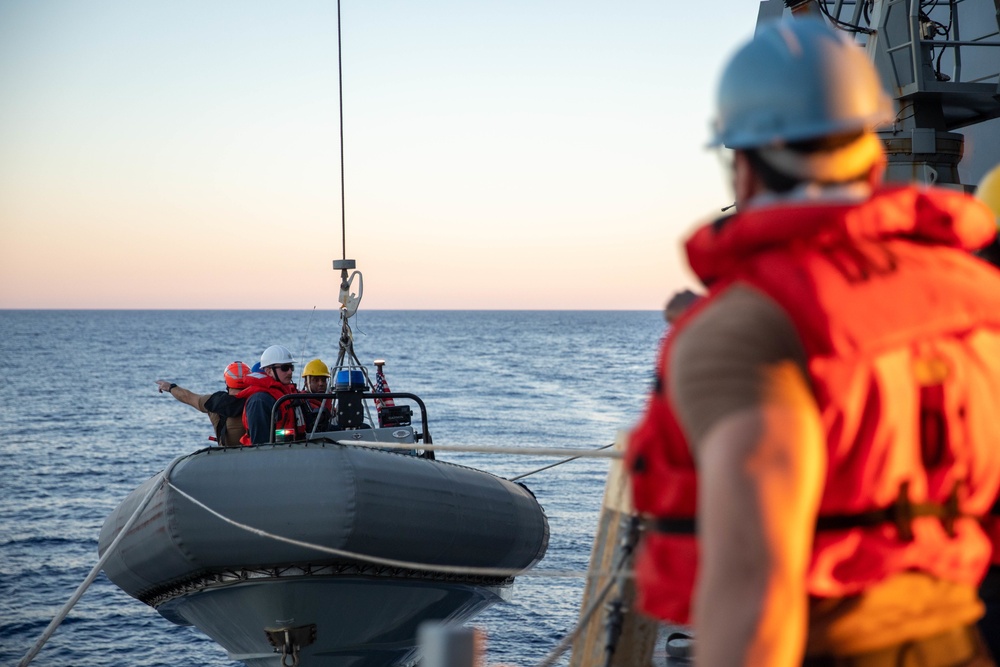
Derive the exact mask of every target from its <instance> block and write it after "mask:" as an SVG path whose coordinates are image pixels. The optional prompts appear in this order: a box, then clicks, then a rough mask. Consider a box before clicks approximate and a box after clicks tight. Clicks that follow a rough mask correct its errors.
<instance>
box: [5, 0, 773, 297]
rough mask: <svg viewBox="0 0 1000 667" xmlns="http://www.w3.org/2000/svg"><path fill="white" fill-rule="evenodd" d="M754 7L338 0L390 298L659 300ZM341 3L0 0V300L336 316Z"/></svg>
mask: <svg viewBox="0 0 1000 667" xmlns="http://www.w3.org/2000/svg"><path fill="white" fill-rule="evenodd" d="M757 11H758V2H756V0H717V1H716V2H684V3H682V2H674V1H670V2H668V1H666V0H622V1H621V2H615V3H608V2H592V1H589V0H575V1H573V2H570V1H568V0H531V1H527V0H504V1H500V0H492V1H490V0H464V1H460V0H423V1H414V0H407V1H402V0H363V1H362V0H344V1H343V2H342V6H341V13H342V49H343V114H344V117H343V125H344V130H343V132H344V141H343V145H344V161H345V165H344V166H345V168H344V175H343V178H344V184H345V193H344V202H345V206H344V209H343V211H344V215H343V226H344V229H345V231H346V256H347V257H348V258H351V259H355V260H356V261H357V265H358V269H359V270H361V272H362V274H363V280H364V295H363V301H362V308H369V309H514V310H520V309H596V310H619V309H630V310H631V309H642V310H645V309H651V310H652V309H660V308H662V307H663V304H664V303H665V301H666V299H667V298H668V297H669V296H670V294H672V293H673V292H674V291H675V290H677V289H680V288H682V287H686V286H689V285H693V284H694V283H693V280H692V278H691V275H690V274H689V273H688V271H687V268H686V265H685V263H684V262H683V260H682V255H681V249H680V248H681V240H682V239H683V238H684V236H685V235H686V234H687V233H688V232H689V231H690V230H691V229H692V228H693V226H694V225H695V223H697V222H698V221H703V220H705V219H707V218H710V217H713V216H715V215H717V214H718V212H719V210H720V209H721V208H722V207H723V206H726V205H727V204H729V203H730V202H731V201H732V199H731V194H730V193H729V192H728V187H727V185H726V183H725V182H724V178H723V171H722V169H721V167H720V164H719V161H718V159H717V156H715V155H714V154H713V153H712V152H711V151H710V150H707V149H706V148H705V144H706V142H707V140H708V134H709V133H708V128H709V122H710V119H711V115H712V102H713V97H714V88H715V85H716V81H717V76H718V74H719V71H720V70H721V67H722V65H723V63H724V61H725V59H726V58H727V56H729V55H730V54H731V53H732V52H733V51H734V50H735V48H736V47H737V46H738V45H739V44H741V43H742V42H743V41H744V40H746V39H748V38H749V37H750V36H751V34H752V32H753V29H754V24H755V22H756V19H757ZM341 229H342V209H341V169H340V118H339V109H338V59H337V5H336V2H335V1H333V0H327V1H323V2H320V1H317V0H294V1H291V2H276V1H273V0H271V1H266V2H265V1H261V0H210V1H208V2H206V1H204V0H198V1H193V0H171V1H170V2H163V1H150V2H133V1H128V0H80V1H78V2H67V1H65V0H0V234H2V236H0V239H2V241H0V308H2V309H12V308H15V309H21V308H29V309H34V308H86V309H90V308H125V309H132V308H138V309H174V308H184V309H187V308H195V309H200V308H209V309H218V308H236V309H244V308H250V309H312V308H320V309H324V308H336V307H337V287H338V284H339V275H338V274H336V273H335V272H334V271H333V269H332V264H331V262H332V260H334V259H340V258H341V257H343V254H344V252H343V250H344V242H342V237H341Z"/></svg>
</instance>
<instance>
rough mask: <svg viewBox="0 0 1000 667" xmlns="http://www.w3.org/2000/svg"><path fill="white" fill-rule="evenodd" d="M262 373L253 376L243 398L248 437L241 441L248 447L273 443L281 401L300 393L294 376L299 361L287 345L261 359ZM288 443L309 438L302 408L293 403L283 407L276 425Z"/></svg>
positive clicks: (251, 375)
mask: <svg viewBox="0 0 1000 667" xmlns="http://www.w3.org/2000/svg"><path fill="white" fill-rule="evenodd" d="M260 368H261V372H260V373H250V375H249V376H248V378H247V383H246V384H247V387H246V389H244V390H243V391H242V392H240V394H239V397H240V398H243V399H246V406H245V408H244V410H243V426H244V427H245V428H246V431H247V432H246V433H245V434H244V435H243V437H242V438H241V439H240V442H241V443H243V444H244V445H259V444H262V443H266V442H271V441H272V437H271V436H272V434H271V410H272V409H273V408H274V404H275V403H276V402H277V400H278V399H279V398H281V397H282V396H285V395H286V394H294V393H297V391H298V390H297V389H296V388H295V384H294V383H293V382H292V376H293V374H294V372H295V360H294V359H292V353H291V352H289V351H288V348H286V347H284V346H283V345H272V346H270V347H269V348H267V349H266V350H264V352H263V354H261V355H260ZM275 431H280V432H281V434H282V435H283V436H284V438H285V439H291V440H295V439H298V438H299V437H301V436H303V435H304V434H305V417H304V415H303V411H302V407H301V406H300V405H298V404H295V403H293V402H291V401H286V402H284V403H282V404H281V407H280V408H279V412H278V415H277V421H276V423H275Z"/></svg>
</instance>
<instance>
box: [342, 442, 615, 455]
mask: <svg viewBox="0 0 1000 667" xmlns="http://www.w3.org/2000/svg"><path fill="white" fill-rule="evenodd" d="M334 442H335V443H337V444H338V445H356V446H358V447H370V448H372V449H406V450H413V449H423V450H425V451H429V452H471V453H479V454H520V455H524V456H564V457H572V458H574V459H620V458H622V453H621V452H619V451H614V450H612V451H605V450H601V449H573V448H571V447H504V446H498V445H421V444H418V443H410V444H404V443H398V442H377V441H374V440H334Z"/></svg>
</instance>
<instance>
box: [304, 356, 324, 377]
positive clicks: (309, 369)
mask: <svg viewBox="0 0 1000 667" xmlns="http://www.w3.org/2000/svg"><path fill="white" fill-rule="evenodd" d="M315 376H321V377H330V369H329V368H328V367H327V365H326V364H324V363H323V362H322V361H320V360H319V359H313V360H312V361H310V362H309V363H308V364H306V367H305V368H303V369H302V377H304V378H306V377H315Z"/></svg>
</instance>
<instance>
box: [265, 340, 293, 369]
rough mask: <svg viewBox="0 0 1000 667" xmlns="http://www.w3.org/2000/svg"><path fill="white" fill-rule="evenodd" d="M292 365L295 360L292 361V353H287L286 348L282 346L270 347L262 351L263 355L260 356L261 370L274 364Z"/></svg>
mask: <svg viewBox="0 0 1000 667" xmlns="http://www.w3.org/2000/svg"><path fill="white" fill-rule="evenodd" d="M294 363H295V360H294V359H292V353H291V352H289V351H288V348H287V347H285V346H284V345H272V346H271V347H269V348H267V349H266V350H264V354H262V355H260V367H261V368H267V367H268V366H274V365H275V364H294Z"/></svg>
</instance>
